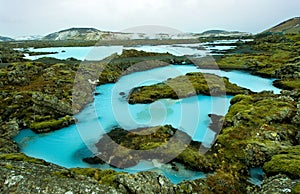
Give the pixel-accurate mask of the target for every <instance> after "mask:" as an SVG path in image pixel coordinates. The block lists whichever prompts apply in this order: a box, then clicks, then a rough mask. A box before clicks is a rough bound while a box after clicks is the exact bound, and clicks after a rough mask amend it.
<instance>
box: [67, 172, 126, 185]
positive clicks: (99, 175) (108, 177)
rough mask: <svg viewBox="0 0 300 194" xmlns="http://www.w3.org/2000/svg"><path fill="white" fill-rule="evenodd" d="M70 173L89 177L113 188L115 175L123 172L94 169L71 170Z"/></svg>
mask: <svg viewBox="0 0 300 194" xmlns="http://www.w3.org/2000/svg"><path fill="white" fill-rule="evenodd" d="M70 170H71V171H72V172H74V173H76V174H79V175H84V176H88V177H91V178H93V179H95V180H97V181H98V182H99V183H100V184H104V185H108V186H113V185H114V180H115V179H116V175H118V174H124V172H116V171H114V170H100V169H96V168H71V169H70Z"/></svg>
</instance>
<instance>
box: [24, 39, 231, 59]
mask: <svg viewBox="0 0 300 194" xmlns="http://www.w3.org/2000/svg"><path fill="white" fill-rule="evenodd" d="M222 43H223V42H222ZM228 43H232V41H228ZM232 48H234V46H210V45H205V44H204V43H197V44H177V45H156V46H151V45H142V46H133V47H123V46H95V47H48V48H37V49H34V48H29V51H30V52H56V54H46V55H36V56H29V55H28V54H26V55H25V58H26V59H31V60H35V59H39V58H42V57H53V58H57V59H67V58H70V57H73V58H76V59H78V60H92V61H93V60H102V59H104V58H106V57H108V56H110V55H112V54H114V53H118V54H121V53H122V50H123V49H135V50H140V51H146V52H157V53H166V52H168V53H170V54H173V55H175V56H183V55H188V56H193V57H201V56H205V55H207V54H209V52H210V50H228V49H232Z"/></svg>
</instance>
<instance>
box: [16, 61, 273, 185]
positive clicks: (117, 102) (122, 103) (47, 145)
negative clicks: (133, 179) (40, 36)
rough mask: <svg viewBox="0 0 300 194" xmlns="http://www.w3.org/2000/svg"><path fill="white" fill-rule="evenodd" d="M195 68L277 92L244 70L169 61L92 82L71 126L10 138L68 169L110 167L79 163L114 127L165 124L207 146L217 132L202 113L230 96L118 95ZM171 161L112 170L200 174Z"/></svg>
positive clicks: (221, 108) (184, 176)
mask: <svg viewBox="0 0 300 194" xmlns="http://www.w3.org/2000/svg"><path fill="white" fill-rule="evenodd" d="M197 71H201V72H209V73H214V74H217V75H221V76H226V77H228V78H229V79H230V80H231V81H232V82H234V83H237V84H238V85H242V86H248V87H247V88H249V89H251V90H253V91H262V90H273V91H275V92H276V93H278V92H279V90H278V89H276V88H275V87H273V86H272V80H270V79H264V78H259V77H257V76H253V75H250V74H248V73H245V72H240V71H230V72H225V71H220V70H201V69H198V68H197V67H195V66H193V65H184V66H182V65H169V66H166V67H160V68H156V69H152V70H148V71H144V72H137V73H132V74H129V75H126V76H123V77H122V78H121V79H120V80H119V81H118V82H117V83H116V84H105V85H101V86H99V87H97V88H96V92H97V93H100V95H97V96H95V97H94V102H93V103H91V104H89V105H88V106H87V107H86V108H85V109H84V110H83V111H82V112H80V113H79V114H77V115H75V117H76V118H77V119H78V123H77V124H76V125H71V126H69V127H66V128H63V129H61V130H58V131H54V132H51V133H48V134H34V133H33V132H31V131H30V130H29V129H28V130H22V131H21V132H20V133H19V135H18V136H17V137H16V138H15V140H16V142H18V144H19V146H20V148H21V151H22V152H23V153H25V154H27V155H29V156H33V157H37V158H42V159H44V160H46V161H49V162H52V163H55V164H58V165H61V166H64V167H68V168H70V167H100V168H103V169H108V168H112V167H110V166H108V165H90V164H87V163H84V162H82V158H84V157H87V156H91V154H92V152H93V151H94V150H95V147H94V143H95V142H97V140H98V139H99V138H100V137H101V136H102V135H103V134H104V133H106V132H108V131H110V130H111V129H112V128H113V127H114V126H121V127H123V128H124V129H128V130H130V129H134V128H137V127H143V126H157V125H165V124H171V125H172V126H173V127H175V128H178V129H180V130H182V131H185V132H186V133H188V134H189V135H190V136H191V137H192V139H193V140H196V141H201V142H203V144H204V145H206V146H210V144H211V143H212V141H213V140H214V138H215V136H216V135H217V134H216V133H215V132H213V131H211V130H210V129H209V128H208V125H209V123H210V119H209V118H208V116H207V115H208V114H209V113H214V114H220V115H225V114H226V112H227V111H228V108H229V104H230V103H229V102H230V99H231V98H232V96H222V97H210V96H203V95H199V96H194V97H190V98H185V99H180V100H171V99H162V100H158V101H157V102H154V103H151V104H136V105H130V104H128V103H127V101H126V100H125V99H124V98H123V97H122V96H121V95H120V92H124V93H125V94H127V93H128V92H129V91H130V89H131V88H133V87H137V86H142V85H150V84H154V83H159V82H161V81H164V80H166V79H168V78H171V77H176V76H179V75H183V74H186V73H188V72H197ZM252 83H253V84H252ZM177 166H178V168H179V171H178V172H176V171H174V170H172V169H171V167H170V165H166V164H158V163H157V162H155V161H141V162H140V163H139V164H138V165H137V166H135V167H132V168H128V169H117V168H114V169H115V170H117V171H126V172H130V173H134V172H139V171H143V170H153V171H157V172H160V173H162V174H164V175H166V176H167V177H168V178H169V179H170V180H171V181H172V182H173V183H179V182H181V181H183V180H188V179H197V178H200V177H205V175H204V174H203V173H201V172H194V171H190V170H187V169H185V168H184V167H183V166H182V165H180V164H177Z"/></svg>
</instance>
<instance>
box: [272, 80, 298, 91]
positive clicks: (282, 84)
mask: <svg viewBox="0 0 300 194" xmlns="http://www.w3.org/2000/svg"><path fill="white" fill-rule="evenodd" d="M274 85H275V86H277V87H279V88H282V89H286V90H294V89H300V80H299V79H296V80H291V79H289V80H276V81H275V82H274Z"/></svg>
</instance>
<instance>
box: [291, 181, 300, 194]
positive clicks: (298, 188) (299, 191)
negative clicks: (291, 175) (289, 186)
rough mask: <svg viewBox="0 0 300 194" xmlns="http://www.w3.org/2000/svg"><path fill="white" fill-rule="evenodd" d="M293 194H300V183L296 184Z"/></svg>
mask: <svg viewBox="0 0 300 194" xmlns="http://www.w3.org/2000/svg"><path fill="white" fill-rule="evenodd" d="M292 194H300V183H298V184H296V186H295V187H294V188H293V190H292Z"/></svg>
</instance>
